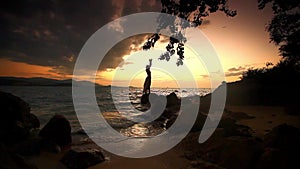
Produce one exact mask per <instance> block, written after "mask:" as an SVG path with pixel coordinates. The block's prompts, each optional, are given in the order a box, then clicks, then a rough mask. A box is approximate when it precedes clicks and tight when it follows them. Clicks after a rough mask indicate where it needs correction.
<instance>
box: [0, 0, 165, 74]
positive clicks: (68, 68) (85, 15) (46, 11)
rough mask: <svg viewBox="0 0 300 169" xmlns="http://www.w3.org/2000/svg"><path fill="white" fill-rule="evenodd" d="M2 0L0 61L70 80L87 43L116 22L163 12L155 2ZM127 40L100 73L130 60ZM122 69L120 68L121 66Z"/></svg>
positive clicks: (103, 65)
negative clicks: (48, 69) (46, 68)
mask: <svg viewBox="0 0 300 169" xmlns="http://www.w3.org/2000/svg"><path fill="white" fill-rule="evenodd" d="M121 1H122V0H115V1H105V0H72V1H62V0H3V1H1V6H0V24H1V27H0V37H1V38H0V58H8V59H10V60H12V61H18V62H25V63H29V64H34V65H42V66H52V67H54V68H55V71H57V72H56V73H61V74H70V73H71V72H72V68H73V66H74V62H75V60H76V58H77V55H78V54H79V52H80V49H81V48H82V46H83V44H84V43H85V42H86V40H87V39H88V38H89V37H90V36H91V35H92V34H93V33H94V32H95V31H96V30H98V29H99V28H100V27H102V26H103V25H105V24H106V23H108V22H110V21H111V20H112V19H115V18H114V17H121V16H124V15H128V14H131V13H135V12H145V11H160V3H159V2H158V1H155V0H152V1H148V0H141V1H139V0H126V1H124V3H123V4H122V5H116V4H118V2H121ZM140 38H141V37H137V38H136V39H134V38H131V39H128V40H124V41H122V42H121V44H119V46H118V47H117V48H116V49H113V50H111V51H110V52H109V53H108V54H107V57H106V58H107V59H104V61H103V62H104V63H103V64H102V65H101V66H100V68H102V69H104V68H114V67H115V66H116V65H118V64H119V62H120V61H121V59H122V57H123V56H124V55H125V54H128V52H129V47H130V45H131V43H140V40H141V39H140ZM117 63H118V64H117Z"/></svg>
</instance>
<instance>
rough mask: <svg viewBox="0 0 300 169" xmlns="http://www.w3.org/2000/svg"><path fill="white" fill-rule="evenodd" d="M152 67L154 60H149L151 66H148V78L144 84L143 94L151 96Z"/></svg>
mask: <svg viewBox="0 0 300 169" xmlns="http://www.w3.org/2000/svg"><path fill="white" fill-rule="evenodd" d="M151 66H152V59H149V65H146V73H147V77H146V79H145V82H144V89H143V94H150V86H151V71H150V67H151Z"/></svg>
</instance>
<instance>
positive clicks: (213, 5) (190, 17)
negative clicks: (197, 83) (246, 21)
mask: <svg viewBox="0 0 300 169" xmlns="http://www.w3.org/2000/svg"><path fill="white" fill-rule="evenodd" d="M227 3H228V0H161V4H162V10H161V12H162V13H167V14H170V15H172V16H177V17H180V18H182V19H185V21H182V22H181V23H177V21H176V20H175V19H174V18H170V17H167V16H164V15H161V17H160V18H158V22H159V25H158V29H157V32H159V31H160V30H162V29H167V28H168V29H169V30H170V31H171V34H172V36H171V37H170V41H169V44H168V45H167V46H166V50H167V52H166V53H163V54H162V55H161V56H160V57H159V59H160V60H167V61H169V59H170V57H171V56H172V55H174V54H175V52H176V54H177V55H178V56H179V58H178V59H177V63H176V64H177V66H179V65H182V64H183V59H184V43H185V42H186V38H185V36H184V34H183V31H184V30H185V29H186V28H188V27H198V26H200V25H201V24H202V23H203V19H204V18H205V17H207V16H209V14H210V13H214V12H217V11H221V12H223V13H225V14H226V16H230V17H233V16H235V15H236V14H237V12H236V11H235V10H230V9H229V7H228V5H227ZM157 36H158V37H157ZM158 39H159V35H158V34H154V35H152V37H150V38H149V39H148V40H147V41H146V42H145V43H144V46H143V50H148V49H150V48H151V47H154V45H155V42H156V41H157V40H158ZM175 44H176V45H177V47H176V51H175V46H174V45H175Z"/></svg>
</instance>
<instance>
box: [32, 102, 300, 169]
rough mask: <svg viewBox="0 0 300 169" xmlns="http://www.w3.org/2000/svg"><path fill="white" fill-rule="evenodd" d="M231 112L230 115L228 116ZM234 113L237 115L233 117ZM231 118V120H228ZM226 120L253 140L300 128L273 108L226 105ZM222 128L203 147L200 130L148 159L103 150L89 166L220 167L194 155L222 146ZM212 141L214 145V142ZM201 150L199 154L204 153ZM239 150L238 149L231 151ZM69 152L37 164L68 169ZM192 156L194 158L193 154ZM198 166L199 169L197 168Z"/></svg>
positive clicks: (42, 167)
mask: <svg viewBox="0 0 300 169" xmlns="http://www.w3.org/2000/svg"><path fill="white" fill-rule="evenodd" d="M228 112H230V113H228ZM232 113H234V114H235V115H232ZM240 114H242V115H245V114H246V115H248V116H250V117H251V118H246V119H245V118H241V115H240ZM229 116H231V117H229ZM223 118H234V119H235V120H236V121H237V122H236V123H237V124H239V125H245V126H248V127H250V131H251V134H252V135H253V137H259V138H260V139H263V137H264V136H265V135H266V134H267V133H268V132H270V131H271V130H272V129H273V128H274V127H276V126H278V125H281V124H288V125H292V126H295V127H297V128H298V129H300V117H299V116H291V115H287V114H286V113H285V109H284V107H272V106H227V107H226V109H225V113H224V114H223ZM221 131H222V129H219V128H218V129H217V130H216V132H215V134H214V135H213V136H212V137H211V138H210V139H209V140H208V141H207V142H206V143H204V145H201V144H199V143H198V142H197V139H198V136H199V131H198V132H191V133H190V134H189V135H188V136H187V137H186V138H185V139H184V140H183V141H182V142H180V143H179V144H178V145H177V146H175V147H174V148H172V149H171V150H169V151H167V152H165V153H163V154H160V155H157V156H154V157H149V158H143V159H134V158H125V157H120V156H117V155H114V154H111V153H109V152H106V151H103V153H104V155H105V156H106V161H104V162H102V163H100V164H97V165H94V166H92V167H89V168H88V169H121V168H122V169H131V168H141V169H154V168H155V169H188V168H193V166H194V168H197V166H198V167H199V165H200V164H201V165H200V166H202V167H204V168H205V166H206V167H208V168H209V167H212V168H213V167H215V168H217V167H219V166H215V165H214V164H213V163H211V162H208V161H201V160H199V159H197V158H196V157H191V156H194V153H199V151H200V150H201V151H202V149H203V146H211V144H219V143H220V144H221V143H222V142H223V141H222V139H224V137H223V136H222V134H221V133H222V132H221ZM212 142H213V143H212ZM201 151H200V152H201ZM232 151H233V152H234V151H238V150H232ZM65 152H66V151H63V152H61V153H59V154H51V153H42V154H41V155H40V156H39V157H38V158H37V159H36V160H35V161H34V163H35V164H36V165H37V166H38V168H40V169H53V168H61V169H64V168H65V167H64V166H63V165H62V164H61V163H60V162H59V160H60V159H61V158H62V156H63V155H64V153H65ZM190 154H192V155H190ZM195 166H196V167H195Z"/></svg>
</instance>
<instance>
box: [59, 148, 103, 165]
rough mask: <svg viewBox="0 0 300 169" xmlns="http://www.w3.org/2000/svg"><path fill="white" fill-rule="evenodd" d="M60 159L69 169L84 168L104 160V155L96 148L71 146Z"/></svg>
mask: <svg viewBox="0 0 300 169" xmlns="http://www.w3.org/2000/svg"><path fill="white" fill-rule="evenodd" d="M60 161H61V162H62V163H63V164H64V165H65V166H66V167H68V168H69V169H86V168H88V167H90V166H93V165H96V164H98V163H101V162H103V161H105V157H104V155H103V154H102V153H101V151H99V150H97V149H86V150H84V149H80V148H73V149H71V150H69V151H68V152H67V153H66V154H65V156H64V157H63V158H62V159H61V160H60Z"/></svg>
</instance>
